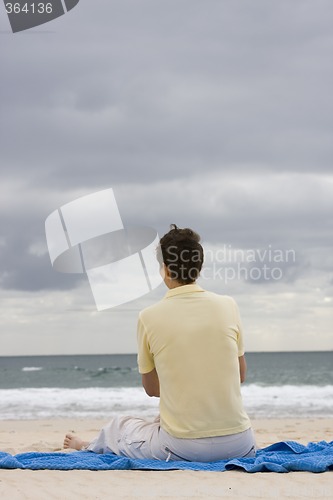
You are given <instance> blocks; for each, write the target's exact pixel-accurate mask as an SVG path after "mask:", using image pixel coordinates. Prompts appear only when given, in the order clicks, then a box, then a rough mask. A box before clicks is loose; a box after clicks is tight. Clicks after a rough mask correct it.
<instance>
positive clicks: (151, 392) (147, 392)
mask: <svg viewBox="0 0 333 500" xmlns="http://www.w3.org/2000/svg"><path fill="white" fill-rule="evenodd" d="M145 391H146V394H147V396H149V397H150V398H152V397H154V396H155V392H154V391H153V390H152V389H149V388H148V389H146V387H145Z"/></svg>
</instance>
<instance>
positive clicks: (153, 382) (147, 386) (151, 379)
mask: <svg viewBox="0 0 333 500" xmlns="http://www.w3.org/2000/svg"><path fill="white" fill-rule="evenodd" d="M142 385H143V388H144V390H145V391H146V393H147V394H148V396H151V397H152V396H155V397H157V398H159V397H160V382H159V380H158V375H157V371H156V368H154V369H153V370H152V371H151V372H149V373H143V374H142Z"/></svg>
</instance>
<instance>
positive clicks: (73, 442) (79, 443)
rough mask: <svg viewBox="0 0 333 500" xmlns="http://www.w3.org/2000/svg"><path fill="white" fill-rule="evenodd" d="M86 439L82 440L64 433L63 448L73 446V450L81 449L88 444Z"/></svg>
mask: <svg viewBox="0 0 333 500" xmlns="http://www.w3.org/2000/svg"><path fill="white" fill-rule="evenodd" d="M88 444H89V443H88V441H83V440H82V439H81V438H79V437H77V436H74V435H73V434H66V436H65V439H64V448H73V450H78V451H80V450H82V448H84V447H85V446H88Z"/></svg>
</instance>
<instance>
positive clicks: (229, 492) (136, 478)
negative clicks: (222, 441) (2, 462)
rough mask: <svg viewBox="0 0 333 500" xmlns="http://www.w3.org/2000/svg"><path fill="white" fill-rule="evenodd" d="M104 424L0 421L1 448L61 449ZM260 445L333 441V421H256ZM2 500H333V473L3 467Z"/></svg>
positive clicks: (10, 450)
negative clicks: (66, 440) (68, 437)
mask: <svg viewBox="0 0 333 500" xmlns="http://www.w3.org/2000/svg"><path fill="white" fill-rule="evenodd" d="M105 423H106V421H105V420H86V419H82V420H75V421H73V420H70V419H68V420H66V419H63V420H39V421H32V420H27V421H1V422H0V449H1V451H6V452H8V453H12V454H16V453H21V452H26V451H60V450H62V442H63V437H64V435H65V434H66V432H68V431H72V432H73V431H74V432H76V433H77V434H78V435H79V436H81V437H83V438H84V439H87V440H90V439H92V438H93V437H94V436H95V435H96V433H97V432H98V430H99V429H100V428H101V427H102V426H103V425H104V424H105ZM252 423H253V427H254V429H255V432H256V438H257V444H258V446H259V447H265V446H268V445H270V444H272V443H274V442H277V441H284V440H294V441H298V442H301V443H303V444H307V443H308V442H309V441H321V440H326V441H332V439H333V426H332V420H328V419H315V418H308V419H305V418H304V419H281V420H277V419H274V420H252ZM0 498H1V499H3V500H7V499H8V500H16V499H20V500H21V499H34V500H39V499H40V500H51V499H63V500H75V499H78V498H80V499H100V500H104V499H112V500H113V499H118V498H122V499H132V498H142V499H154V500H155V499H160V498H161V499H163V500H167V499H183V498H188V499H192V500H195V499H198V498H200V499H213V500H214V499H221V498H239V499H240V500H243V499H250V498H264V499H266V498H276V499H284V498H288V499H303V498H316V499H318V498H330V499H332V498H333V471H332V472H325V473H321V474H313V473H308V472H291V473H288V474H275V473H256V474H247V473H244V472H241V471H230V472H229V471H228V472H220V473H219V472H193V471H167V472H159V471H80V470H77V471H75V470H74V471H44V470H42V471H30V470H16V469H15V470H4V469H0Z"/></svg>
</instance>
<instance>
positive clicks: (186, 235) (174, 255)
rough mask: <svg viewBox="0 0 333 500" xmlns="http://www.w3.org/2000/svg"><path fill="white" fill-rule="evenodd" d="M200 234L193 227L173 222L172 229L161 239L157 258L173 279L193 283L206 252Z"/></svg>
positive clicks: (183, 282)
mask: <svg viewBox="0 0 333 500" xmlns="http://www.w3.org/2000/svg"><path fill="white" fill-rule="evenodd" d="M199 242H200V236H199V235H198V234H197V233H196V232H194V231H192V229H189V228H187V227H186V228H184V229H180V228H179V227H177V226H176V224H171V226H170V231H169V232H168V233H166V234H165V235H164V236H163V237H162V238H161V239H160V245H159V248H158V249H157V258H158V261H159V263H160V265H162V262H164V264H165V265H166V266H167V268H168V269H169V271H170V276H171V278H172V279H174V280H177V281H178V282H179V283H182V284H184V285H186V284H189V283H193V282H194V281H195V280H196V279H197V277H198V276H199V273H200V271H201V268H202V264H203V260H204V253H203V248H202V246H201V245H200V243H199Z"/></svg>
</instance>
